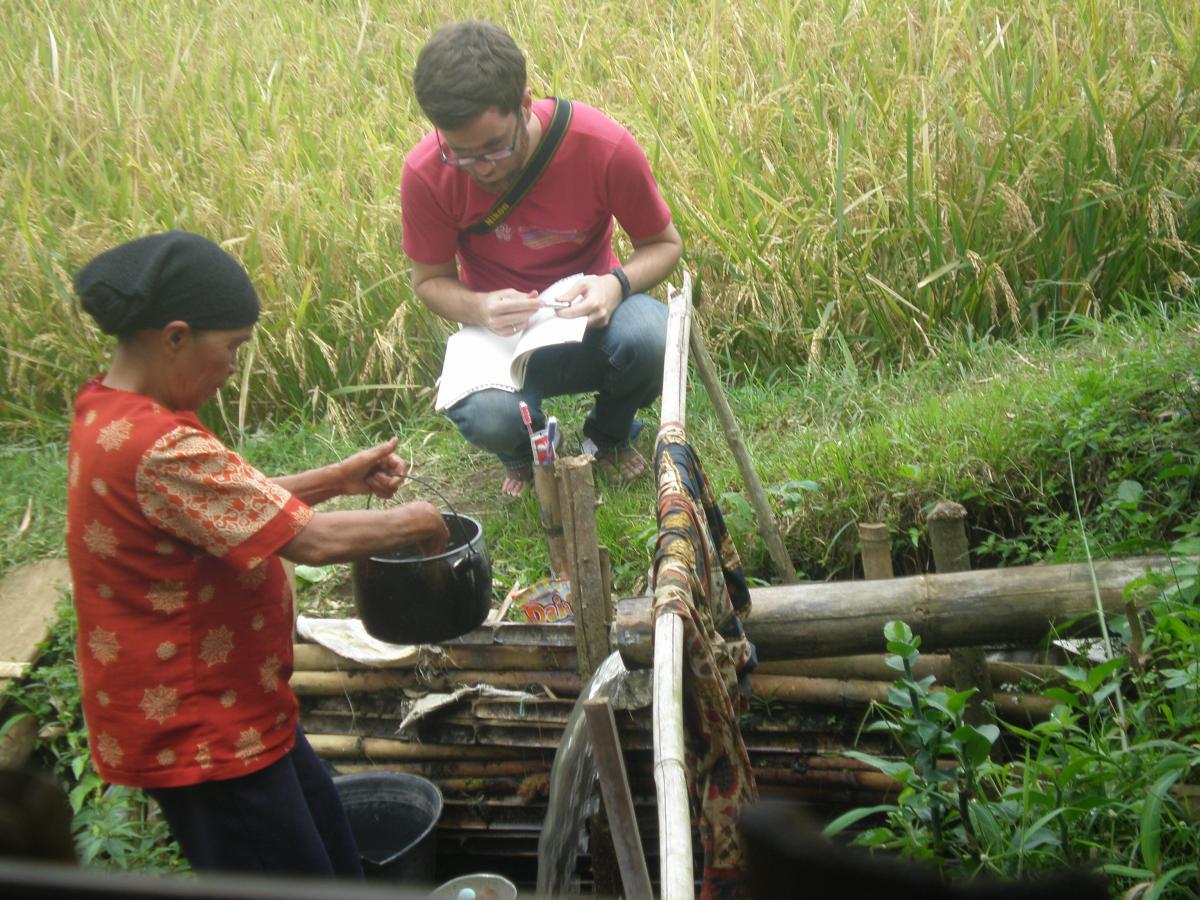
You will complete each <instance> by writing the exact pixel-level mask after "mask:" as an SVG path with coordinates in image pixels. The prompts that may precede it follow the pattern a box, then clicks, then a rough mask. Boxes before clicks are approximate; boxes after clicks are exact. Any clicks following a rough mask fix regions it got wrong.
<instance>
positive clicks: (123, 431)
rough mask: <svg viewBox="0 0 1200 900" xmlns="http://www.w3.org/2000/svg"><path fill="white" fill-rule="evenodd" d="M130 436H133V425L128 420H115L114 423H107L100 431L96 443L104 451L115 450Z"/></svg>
mask: <svg viewBox="0 0 1200 900" xmlns="http://www.w3.org/2000/svg"><path fill="white" fill-rule="evenodd" d="M131 434H133V423H132V422H130V421H129V420H128V419H117V420H116V421H115V422H109V423H108V424H107V425H105V426H104V427H103V428H101V429H100V434H99V436H98V437H97V438H96V443H98V444H99V445H100V446H101V447H103V448H104V449H105V450H109V451H112V450H116V449H117V448H118V447H120V446H121V445H122V444H123V443H125V442H126V441H127V440H129V435H131Z"/></svg>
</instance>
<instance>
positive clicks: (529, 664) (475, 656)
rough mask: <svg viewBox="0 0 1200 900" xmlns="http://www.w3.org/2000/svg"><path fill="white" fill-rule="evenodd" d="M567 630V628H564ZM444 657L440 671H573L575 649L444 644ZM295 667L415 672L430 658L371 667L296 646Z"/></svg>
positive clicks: (316, 648)
mask: <svg viewBox="0 0 1200 900" xmlns="http://www.w3.org/2000/svg"><path fill="white" fill-rule="evenodd" d="M562 627H564V628H565V627H567V626H562ZM436 649H437V650H438V651H439V653H442V654H445V656H444V657H441V658H440V659H439V660H438V661H437V666H436V667H438V668H443V669H446V670H448V671H454V670H455V669H481V670H488V671H495V670H499V671H525V670H552V669H559V670H563V671H573V670H574V669H575V648H574V647H573V646H571V647H564V646H560V645H558V644H442V645H439V646H438V647H437V648H436ZM292 651H293V654H294V662H293V667H294V668H295V670H296V671H297V672H311V671H337V670H339V669H340V670H345V671H376V672H377V671H384V670H394V669H414V668H416V667H417V666H418V665H420V664H421V663H422V662H427V661H428V660H429V657H428V656H424V657H423V656H421V655H419V654H415V655H413V656H412V657H410V658H408V659H403V660H398V661H396V662H392V663H382V664H379V665H372V664H370V663H360V662H355V661H354V660H352V659H346V658H345V657H343V656H339V655H338V654H337V653H334V652H333V651H332V650H330V649H328V648H326V647H322V646H321V645H320V644H307V643H304V644H296V645H295V646H294V647H293V648H292Z"/></svg>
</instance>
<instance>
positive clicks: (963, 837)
mask: <svg viewBox="0 0 1200 900" xmlns="http://www.w3.org/2000/svg"><path fill="white" fill-rule="evenodd" d="M884 637H885V638H886V639H887V648H888V650H889V651H890V652H891V653H892V654H893V655H892V656H890V657H888V659H887V663H888V665H889V666H891V667H892V668H895V669H898V670H900V671H901V672H902V673H903V674H902V675H901V677H900V678H899V679H898V680H897V681H896V682H895V683H894V684H893V685H892V686H891V687H889V688H888V699H887V703H886V704H882V705H879V706H877V707H876V709H877V710H878V711H879V712H880V714H881V715H880V718H879V719H878V720H877V721H875V722H872V723H871V724H870V725H868V726H867V730H868V731H883V732H887V733H889V734H891V735H892V737H893V738H894V739H895V742H896V744H897V746H898V748H899V750H900V751H901V753H902V754H903V759H902V760H890V759H884V758H881V757H879V756H875V755H872V754H868V753H861V752H859V751H850V752H849V755H850V756H851V757H853V758H855V759H858V760H861V761H862V762H866V763H868V764H870V765H872V766H874V767H876V768H877V769H879V770H880V771H882V772H884V773H886V774H888V775H891V776H892V777H893V778H895V779H896V780H897V781H899V782H900V784H901V785H902V789H901V791H900V795H899V797H898V798H897V800H896V802H895V803H894V804H890V805H887V806H881V807H874V808H872V809H869V810H855V811H853V812H851V813H847V814H846V815H844V816H842V817H840V818H838V819H836V820H835V821H834V822H832V823H831V824H830V825H829V826H828V828H827V829H826V834H829V835H833V834H837V833H838V832H840V831H841V830H842V829H844V828H845V827H847V826H848V825H851V824H853V823H854V822H856V821H859V820H860V819H862V818H865V817H866V815H868V814H870V813H876V812H886V813H887V819H888V823H889V826H888V827H884V828H877V829H872V830H870V831H867V832H864V833H863V834H861V835H860V836H859V838H858V839H857V841H858V843H860V844H863V845H866V846H872V847H886V848H890V849H897V850H901V851H903V852H905V853H906V854H907V855H911V856H914V857H917V858H927V859H933V860H970V861H972V862H973V863H974V864H975V865H976V866H977V867H978V865H979V862H980V846H979V844H980V839H979V836H978V829H979V826H978V824H977V821H976V818H975V816H974V815H973V813H972V810H971V804H972V801H975V800H977V799H978V798H979V797H980V796H981V795H982V793H983V791H982V788H983V782H984V781H985V780H986V779H988V778H989V777H990V776H991V774H992V773H993V771H994V769H995V766H994V765H993V764H992V763H991V761H990V756H989V755H990V753H991V751H992V746H993V744H995V742H996V739H997V738H998V737H999V735H1000V730H999V728H997V727H996V726H995V725H992V724H985V725H979V726H975V725H972V724H970V723H969V722H967V721H966V718H965V714H966V710H967V701H968V700H969V699H970V697H971V695H972V694H973V693H975V692H974V690H968V691H955V690H941V689H936V690H935V689H934V687H933V685H934V680H935V679H934V676H932V675H929V676H926V677H925V678H917V677H916V676H915V675H914V674H913V667H914V665H915V663H916V661H917V658H918V656H919V655H920V653H919V650H918V648H919V647H920V644H921V639H920V638H919V637H917V636H915V635H914V634H913V632H912V629H911V628H909V627H908V625H906V624H905V623H904V622H889V623H888V624H887V625H886V626H885V627H884ZM925 837H927V840H926V839H923V838H925ZM919 838H921V839H919Z"/></svg>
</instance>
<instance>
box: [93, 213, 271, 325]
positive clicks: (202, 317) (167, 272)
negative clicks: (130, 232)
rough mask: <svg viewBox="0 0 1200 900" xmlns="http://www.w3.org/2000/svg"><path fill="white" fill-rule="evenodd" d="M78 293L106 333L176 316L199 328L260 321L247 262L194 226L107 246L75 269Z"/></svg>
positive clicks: (160, 322)
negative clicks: (245, 266)
mask: <svg viewBox="0 0 1200 900" xmlns="http://www.w3.org/2000/svg"><path fill="white" fill-rule="evenodd" d="M75 293H77V294H78V295H79V298H80V300H81V301H82V305H83V308H84V310H86V311H87V312H88V313H89V314H90V315H91V316H92V318H93V319H95V320H96V324H97V325H99V326H100V330H101V331H103V332H104V333H105V334H117V335H124V334H130V333H132V332H134V331H137V330H139V329H142V328H161V327H162V326H164V325H166V324H167V323H168V322H174V321H181V322H187V323H188V325H190V326H192V328H194V329H196V330H197V331H206V330H212V329H216V330H226V329H235V328H245V327H246V326H247V325H253V324H254V323H255V322H257V321H258V294H257V293H255V291H254V285H252V284H251V283H250V276H248V275H247V274H246V270H245V269H243V268H242V265H241V263H239V262H238V261H237V260H236V259H234V258H233V257H232V256H230V255H229V254H228V253H226V252H225V251H224V250H222V249H221V248H220V247H218V246H217V245H216V244H214V243H213V242H212V241H210V240H209V239H208V238H204V237H201V236H200V235H198V234H191V233H190V232H187V231H168V232H166V233H164V234H152V235H149V236H147V237H143V238H138V239H137V240H133V241H129V242H128V243H125V244H121V245H119V246H117V247H114V248H112V249H111V250H106V251H105V252H104V253H101V254H100V255H99V256H97V257H96V258H95V259H93V260H92V261H91V262H90V263H88V264H87V265H86V266H84V267H83V268H82V269H81V270H80V271H79V274H78V275H76V276H75Z"/></svg>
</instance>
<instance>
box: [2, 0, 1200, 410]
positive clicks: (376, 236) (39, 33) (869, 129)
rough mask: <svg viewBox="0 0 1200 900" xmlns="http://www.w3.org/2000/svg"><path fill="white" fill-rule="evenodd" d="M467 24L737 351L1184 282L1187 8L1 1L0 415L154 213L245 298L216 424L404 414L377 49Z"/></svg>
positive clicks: (872, 352) (915, 342) (391, 180)
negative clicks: (112, 253) (239, 351)
mask: <svg viewBox="0 0 1200 900" xmlns="http://www.w3.org/2000/svg"><path fill="white" fill-rule="evenodd" d="M469 16H477V17H483V18H491V19H493V20H495V21H497V22H499V23H501V24H503V25H505V26H506V27H507V28H508V29H509V30H510V31H511V32H512V34H513V35H514V37H515V38H516V40H517V42H518V43H519V44H520V45H521V46H522V47H523V48H525V50H526V52H527V54H528V56H529V61H530V72H531V81H532V85H533V88H534V92H535V94H536V95H561V96H568V97H571V98H573V99H577V100H581V101H584V102H587V103H591V104H593V105H596V106H598V107H600V108H602V109H604V110H605V111H607V112H608V113H609V114H610V115H612V116H613V117H614V118H616V119H618V120H619V121H621V122H623V123H624V124H626V125H627V126H628V127H629V128H630V130H631V131H633V133H634V134H635V135H636V136H637V137H638V138H639V140H640V141H641V143H642V145H643V147H644V148H645V149H646V152H647V154H648V155H649V156H650V159H651V163H652V165H653V167H654V170H655V172H656V175H657V177H658V179H659V182H660V186H661V187H662V190H663V192H664V195H665V196H666V197H667V199H668V201H669V203H670V204H671V206H672V208H673V210H674V212H675V217H676V221H677V223H678V225H679V228H680V231H681V232H682V234H683V235H684V240H685V247H686V250H685V264H686V265H687V266H688V267H689V269H690V270H691V271H692V272H693V273H694V274H695V275H696V276H697V280H698V281H699V283H700V291H701V296H700V299H701V304H702V306H701V311H700V316H701V321H702V327H703V328H704V329H705V332H706V334H707V336H708V340H709V341H710V344H712V346H713V347H714V349H715V350H716V351H717V352H718V354H719V355H721V356H722V357H723V359H724V360H725V362H726V363H727V364H729V365H730V366H731V367H733V368H735V369H736V368H738V367H752V366H766V367H780V366H789V367H791V366H801V365H803V364H804V363H805V362H807V361H810V360H813V359H819V358H821V357H822V356H823V355H826V354H830V353H837V354H842V355H845V356H846V357H847V358H848V359H853V360H856V361H859V362H862V361H882V362H888V361H897V360H899V361H903V360H905V359H907V358H911V357H913V356H919V355H920V354H922V353H923V352H924V351H925V349H926V347H927V344H928V342H929V340H930V337H931V336H932V335H933V334H934V333H935V332H942V331H961V332H969V333H972V334H983V333H987V332H994V333H996V334H1000V335H1012V334H1018V333H1028V332H1031V331H1039V332H1042V333H1048V332H1051V333H1052V332H1053V330H1054V329H1055V328H1057V327H1059V324H1060V323H1061V322H1063V321H1064V320H1066V319H1067V318H1069V317H1071V316H1089V317H1099V316H1103V315H1105V314H1106V313H1107V312H1108V311H1110V310H1114V309H1118V308H1121V307H1124V306H1127V305H1129V304H1137V303H1146V302H1153V303H1161V304H1170V303H1172V302H1173V299H1174V298H1181V297H1184V296H1189V295H1192V294H1194V293H1195V292H1196V290H1197V284H1198V279H1200V255H1198V254H1200V191H1198V189H1197V188H1198V187H1200V90H1198V89H1200V4H1196V3H1195V2H1194V0H1159V2H1129V0H1064V2H1052V0H1024V2H1015V3H1014V2H1010V0H1005V2H993V0H979V2H965V0H910V2H885V0H845V2H838V3H823V2H822V3H817V2H785V0H764V2H759V3H754V4H738V3H733V4H730V3H716V2H709V3H699V2H692V0H682V2H672V3H668V2H665V0H659V2H652V3H645V4H615V3H613V4H609V3H589V4H575V3H567V2H549V3H542V4H519V5H518V4H510V3H505V2H496V0H484V2H481V3H471V4H466V3H461V2H447V0H436V2H431V3H424V4H396V3H384V2H375V3H372V2H351V0H326V2H299V3H297V2H284V0H256V2H254V3H234V2H200V0H192V2H182V0H172V2H161V0H160V2H146V0H142V2H131V0H92V2H86V0H59V2H54V3H47V2H33V0H7V2H6V3H5V16H4V23H5V27H4V28H3V29H2V30H0V109H3V110H4V115H3V116H0V362H2V366H3V368H2V372H3V374H2V378H3V383H4V390H3V392H2V393H0V404H2V406H0V427H3V428H5V429H6V430H10V431H14V432H20V431H22V430H29V429H38V428H41V427H43V426H46V425H49V426H53V425H54V423H57V422H60V421H61V416H62V413H63V411H64V410H66V409H67V408H68V405H69V402H70V399H71V397H72V396H73V395H74V392H75V390H76V388H77V386H78V384H79V383H80V382H81V381H82V380H83V379H84V378H86V377H87V376H88V375H90V374H92V373H94V372H96V371H98V370H100V369H102V368H103V365H104V358H103V357H104V352H105V347H106V340H105V339H104V338H103V336H102V335H99V333H98V332H96V331H95V330H94V329H92V328H91V326H90V324H89V323H88V321H86V319H85V318H84V317H82V316H81V315H80V313H79V311H78V309H77V307H76V306H75V304H74V303H73V301H72V298H71V295H70V287H69V286H70V279H71V276H72V274H73V273H74V271H75V270H76V269H77V268H78V267H79V266H80V265H81V264H82V263H84V262H85V261H86V260H87V259H88V258H90V257H91V256H92V255H93V254H95V253H96V252H98V251H100V250H102V249H104V248H106V247H108V246H110V245H111V244H113V243H115V242H118V241H120V240H124V239H127V238H129V237H132V236H136V235H140V234H144V233H147V232H150V231H154V230H160V229H166V228H185V229H190V230H195V231H199V232H201V233H204V234H206V235H208V236H210V237H212V238H214V239H215V240H218V241H220V242H221V243H222V244H223V245H224V246H225V247H227V248H228V249H229V250H230V251H231V252H232V253H234V254H235V255H236V256H238V257H239V258H240V259H242V260H243V262H244V263H245V264H246V265H247V267H248V268H249V270H250V272H251V274H252V277H253V278H254V280H255V282H256V284H257V285H258V287H259V290H260V294H261V295H262V297H263V300H264V305H265V314H264V318H263V320H262V323H261V326H260V329H259V336H258V339H257V341H256V342H255V344H254V346H253V348H252V352H251V356H250V358H249V360H248V364H247V365H245V366H244V367H243V373H242V380H241V383H240V384H238V385H234V386H232V387H231V388H229V389H226V390H225V391H224V392H223V396H222V405H221V409H220V413H221V415H222V416H223V417H224V419H225V422H226V423H227V424H228V425H229V427H230V428H236V427H240V426H241V425H242V424H244V423H246V422H247V421H250V420H262V419H264V418H265V419H276V420H278V419H281V418H284V417H292V416H299V417H302V418H306V419H333V420H334V421H337V420H339V419H341V418H345V417H350V416H356V417H361V416H363V415H366V416H369V417H380V416H388V417H390V416H393V415H397V416H399V415H405V414H407V413H409V412H412V411H414V410H419V411H428V410H429V409H430V408H431V407H432V396H433V393H432V390H433V382H434V379H435V377H436V375H437V372H438V369H439V366H440V358H441V348H442V344H443V341H444V338H445V336H446V335H447V333H448V331H449V326H448V325H447V324H446V323H444V322H442V321H440V320H438V319H436V318H435V317H433V316H431V315H430V314H428V313H427V312H425V311H424V309H423V308H422V307H421V305H420V304H419V303H418V302H416V300H415V298H414V296H413V294H412V291H411V289H410V287H409V284H408V272H407V264H406V260H405V258H404V255H403V252H402V250H401V243H400V225H399V220H400V210H399V192H398V187H399V181H400V172H401V164H402V161H403V157H404V153H405V152H406V150H407V149H408V147H409V146H410V145H411V144H412V143H414V142H415V141H416V140H417V139H418V138H419V137H420V136H421V135H422V134H423V133H424V131H425V129H426V123H425V122H424V121H423V119H422V116H421V115H420V112H419V110H418V109H417V107H416V104H415V101H414V99H413V97H412V91H411V86H410V81H409V75H410V72H411V68H412V64H413V61H414V58H415V55H416V53H417V52H418V50H419V49H420V47H421V45H422V43H423V42H424V40H425V39H426V37H427V36H428V35H429V33H430V32H431V30H432V29H433V28H435V27H436V26H437V25H438V24H439V23H441V22H444V21H449V20H452V19H457V18H463V17H469Z"/></svg>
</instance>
